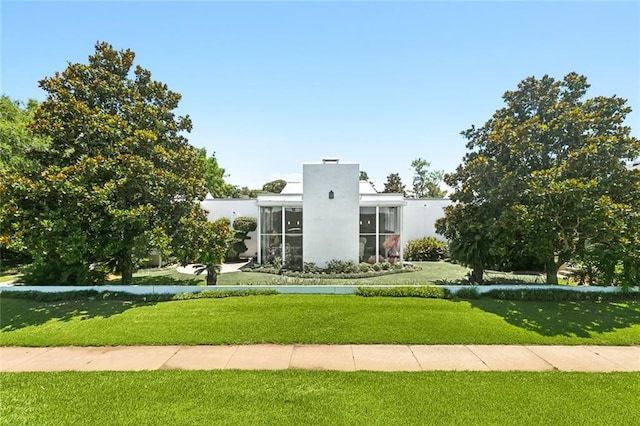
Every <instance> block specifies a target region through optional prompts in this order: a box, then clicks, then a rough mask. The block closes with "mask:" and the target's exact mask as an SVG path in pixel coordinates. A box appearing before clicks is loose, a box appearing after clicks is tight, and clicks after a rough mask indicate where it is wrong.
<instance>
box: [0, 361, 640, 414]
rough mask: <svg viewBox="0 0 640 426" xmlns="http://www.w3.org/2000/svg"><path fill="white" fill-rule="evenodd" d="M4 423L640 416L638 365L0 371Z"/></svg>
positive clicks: (0, 411) (0, 407)
mask: <svg viewBox="0 0 640 426" xmlns="http://www.w3.org/2000/svg"><path fill="white" fill-rule="evenodd" d="M0 381H1V383H2V386H1V387H0V396H1V400H2V401H3V403H2V404H1V405H0V419H2V420H1V422H2V423H3V424H49V425H57V424H60V425H63V424H64V425H66V424H100V425H116V424H117V425H145V424H172V425H173V424H179V425H193V424H273V425H283V424H284V425H289V424H291V425H293V424H295V425H299V424H313V425H323V424H326V425H329V424H330V425H336V424H350V425H353V424H367V425H368V424H372V425H373V424H380V425H382V424H385V425H396V424H397V425H407V424H473V425H533V424H552V425H554V424H580V425H590V424H592V425H604V424H608V425H631V424H640V408H639V406H638V404H637V397H638V394H639V393H640V374H637V373H621V374H618V373H616V374H593V373H592V374H584V373H553V372H552V373H496V372H490V373H478V372H476V373H468V372H424V373H371V372H355V373H354V372H352V373H344V372H323V371H296V370H288V371H277V372H276V371H150V372H126V373H125V372H91V373H73V372H65V373H19V374H18V373H14V374H0Z"/></svg>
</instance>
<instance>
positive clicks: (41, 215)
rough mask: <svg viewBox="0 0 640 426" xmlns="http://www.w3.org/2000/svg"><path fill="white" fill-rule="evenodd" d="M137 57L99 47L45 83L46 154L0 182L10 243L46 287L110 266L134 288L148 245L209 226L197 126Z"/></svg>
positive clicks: (40, 113) (36, 126) (164, 247)
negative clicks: (193, 135)
mask: <svg viewBox="0 0 640 426" xmlns="http://www.w3.org/2000/svg"><path fill="white" fill-rule="evenodd" d="M134 57H135V54H134V53H133V52H132V51H131V50H121V51H117V50H114V49H113V47H112V46H111V45H109V44H107V43H97V44H96V46H95V53H94V54H93V55H91V56H89V62H88V64H80V63H70V64H69V65H68V67H67V68H66V69H65V70H64V71H63V72H62V73H56V74H55V75H54V76H53V77H48V78H45V79H43V80H41V81H40V87H41V88H42V89H43V90H44V91H45V92H47V98H46V100H45V101H44V102H43V103H42V104H41V105H40V106H39V108H38V109H37V111H36V112H35V118H34V123H33V125H32V129H33V130H34V132H35V133H36V134H38V135H41V136H43V137H47V138H49V139H50V141H51V143H50V146H49V147H48V150H47V152H46V155H42V156H39V157H38V158H37V159H36V160H37V162H38V167H37V171H36V172H33V173H30V172H29V171H27V172H26V173H20V172H15V173H9V174H6V175H5V176H3V180H2V181H0V183H4V185H3V186H1V187H0V193H1V194H2V198H3V202H7V203H8V204H9V205H8V211H7V213H9V214H10V215H11V217H12V218H13V219H12V224H11V226H12V229H13V231H14V232H13V234H12V238H13V239H14V240H15V242H16V243H18V244H22V245H23V246H24V247H26V248H27V249H28V250H29V251H30V252H31V253H32V254H33V255H34V258H35V260H36V262H35V263H36V265H39V266H40V267H41V268H42V270H45V271H47V272H48V273H49V274H50V275H48V279H50V280H57V281H58V282H66V283H76V282H78V283H81V282H86V280H87V279H89V278H90V274H91V271H93V270H95V268H96V265H109V266H113V267H115V268H116V270H118V271H119V272H121V274H122V283H123V284H129V283H131V279H132V274H133V270H134V268H135V266H136V262H137V259H140V258H142V257H145V256H146V255H147V253H148V250H149V249H150V248H151V247H156V248H158V249H160V250H161V251H168V250H170V249H171V243H172V237H173V236H174V235H175V234H176V233H178V232H179V231H180V228H181V218H185V217H194V218H196V219H197V220H202V219H203V218H204V215H203V214H201V213H200V212H199V210H200V206H199V203H198V200H199V199H202V198H203V197H204V194H205V192H206V190H205V188H204V186H203V184H202V183H203V180H202V172H201V168H200V163H199V162H198V160H197V155H196V152H195V150H194V148H193V147H192V146H190V145H189V144H188V142H187V139H186V138H185V137H184V136H183V132H189V131H190V130H191V121H190V119H189V117H188V116H184V117H179V116H176V115H175V113H174V110H175V109H176V108H177V107H178V103H179V101H180V98H181V96H180V94H178V93H176V92H172V91H171V90H169V89H168V87H167V86H166V85H165V84H163V83H161V82H158V81H154V80H152V79H151V73H150V72H149V71H148V70H146V69H144V68H142V67H140V66H137V67H135V69H134V68H133V61H134ZM52 271H53V272H54V274H53V275H51V272H52ZM41 276H42V275H41Z"/></svg>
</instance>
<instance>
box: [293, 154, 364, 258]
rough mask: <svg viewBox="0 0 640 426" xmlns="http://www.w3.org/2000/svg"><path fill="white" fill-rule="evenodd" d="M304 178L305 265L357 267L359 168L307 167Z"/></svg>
mask: <svg viewBox="0 0 640 426" xmlns="http://www.w3.org/2000/svg"><path fill="white" fill-rule="evenodd" d="M302 174H303V177H302V184H303V198H302V218H303V219H302V220H303V224H304V226H303V242H302V246H303V249H302V257H303V260H304V262H312V263H315V264H316V265H318V266H321V267H323V266H326V263H327V261H329V260H332V259H338V260H344V261H349V260H351V261H354V262H356V263H357V262H358V260H359V257H358V232H359V222H358V218H359V216H360V204H359V191H358V189H359V176H360V166H359V165H358V164H339V163H323V164H304V165H303V166H302ZM329 191H333V194H334V198H333V199H329Z"/></svg>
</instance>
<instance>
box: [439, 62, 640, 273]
mask: <svg viewBox="0 0 640 426" xmlns="http://www.w3.org/2000/svg"><path fill="white" fill-rule="evenodd" d="M588 87H589V85H588V84H587V82H586V78H585V77H584V76H580V75H577V74H575V73H571V74H568V75H567V76H565V77H564V79H563V80H562V81H556V80H554V79H553V78H551V77H549V76H546V75H545V76H544V77H542V79H540V80H538V79H536V78H534V77H529V78H527V79H525V80H523V81H522V82H521V83H520V84H519V85H518V90H516V91H509V92H506V93H505V94H504V96H503V99H504V101H505V103H506V106H505V107H504V108H502V109H500V110H498V111H496V112H495V114H494V115H493V117H492V118H491V119H490V120H489V121H487V122H486V123H485V124H484V126H482V127H480V128H476V127H475V126H472V127H471V128H470V129H468V130H466V131H464V132H463V133H462V134H463V135H464V137H465V138H466V139H467V140H468V143H467V148H468V149H469V153H468V154H467V155H466V156H465V158H464V163H463V165H461V166H459V167H458V169H457V170H456V172H455V173H453V174H450V175H447V176H446V177H445V181H446V183H447V184H448V185H449V186H451V187H453V188H454V191H455V192H454V194H453V195H452V196H451V198H452V200H454V201H457V202H458V203H459V204H458V205H457V206H450V207H449V208H448V209H447V210H446V218H445V219H444V223H440V226H439V227H438V228H439V232H441V231H442V232H443V235H445V236H447V238H449V239H450V240H451V243H452V246H451V255H452V257H454V258H459V259H461V260H465V261H466V262H467V263H475V266H474V268H480V267H487V266H488V265H490V264H492V263H496V262H495V259H496V258H505V257H506V258H512V257H516V258H520V259H523V258H530V257H531V258H536V259H537V260H538V261H539V262H540V263H543V264H544V265H545V268H546V272H547V282H549V283H556V282H557V271H558V268H559V266H560V265H562V264H564V263H565V262H567V261H569V260H571V259H575V258H590V259H591V260H593V261H594V262H595V263H597V264H598V268H599V269H602V270H609V271H610V270H611V266H610V265H608V264H607V262H608V261H610V259H611V258H612V255H613V258H614V259H618V260H620V262H622V264H623V267H624V268H625V270H626V271H627V272H626V274H627V275H628V276H635V275H634V274H635V272H633V273H632V271H637V270H638V265H639V263H638V256H637V253H638V249H639V248H640V245H638V241H639V240H638V228H639V227H640V224H639V223H638V217H637V214H635V213H634V212H638V211H640V191H639V190H638V188H639V187H638V180H639V179H640V177H639V172H638V171H630V170H628V169H627V168H626V160H628V159H632V158H635V157H637V156H638V155H639V154H640V141H639V140H638V139H636V138H633V137H631V136H630V131H631V130H630V128H629V127H628V126H624V124H623V122H624V119H625V117H626V115H627V114H628V113H629V112H630V111H631V109H630V108H629V107H628V106H626V105H625V104H626V101H625V100H624V99H621V98H618V97H616V96H612V97H604V96H598V97H595V98H591V99H586V100H582V98H583V97H584V95H585V94H586V92H587V89H588ZM586 165H588V167H587V166H586ZM611 219H613V220H612V221H611V223H610V224H609V223H608V221H609V220H611ZM474 233H475V236H473V234H474ZM450 236H452V237H453V238H451V237H450ZM476 238H477V240H476ZM474 240H475V241H477V242H478V244H476V245H475V246H474ZM589 241H598V242H602V241H607V244H606V250H600V251H598V252H591V254H590V253H589V250H588V248H587V247H588V242H589ZM599 253H606V254H604V255H600V254H599ZM465 257H466V259H463V258H465ZM471 260H473V262H471Z"/></svg>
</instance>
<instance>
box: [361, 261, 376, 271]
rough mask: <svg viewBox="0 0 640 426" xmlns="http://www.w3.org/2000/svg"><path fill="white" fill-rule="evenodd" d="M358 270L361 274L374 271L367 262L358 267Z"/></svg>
mask: <svg viewBox="0 0 640 426" xmlns="http://www.w3.org/2000/svg"><path fill="white" fill-rule="evenodd" d="M358 268H359V269H360V272H369V271H373V266H371V264H370V263H367V262H361V263H360V265H358Z"/></svg>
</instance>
